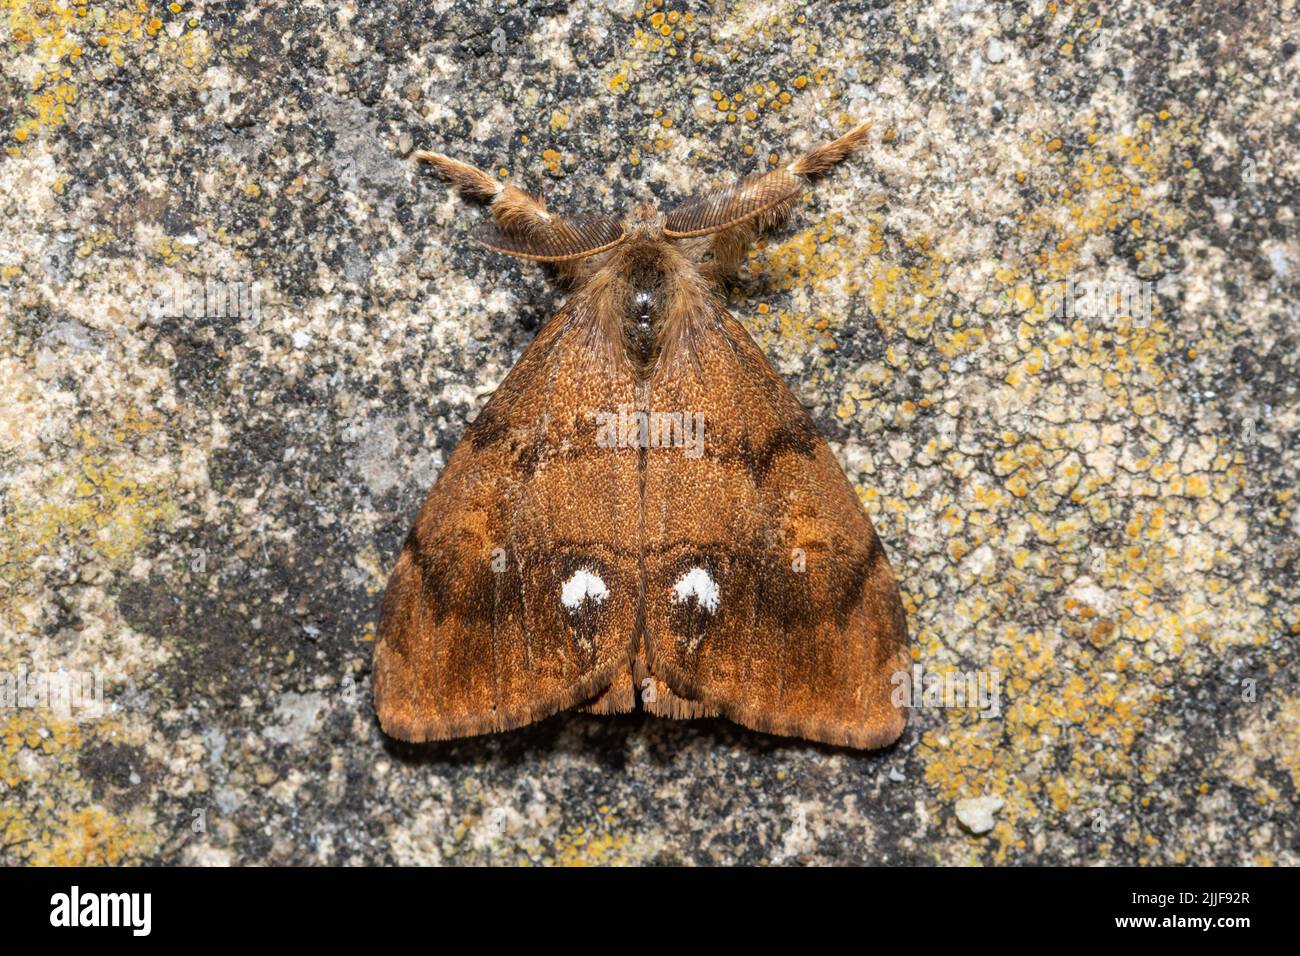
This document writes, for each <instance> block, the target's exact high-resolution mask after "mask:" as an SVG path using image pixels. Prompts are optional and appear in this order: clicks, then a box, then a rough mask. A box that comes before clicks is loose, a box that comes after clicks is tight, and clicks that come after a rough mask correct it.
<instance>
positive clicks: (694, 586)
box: [673, 568, 720, 614]
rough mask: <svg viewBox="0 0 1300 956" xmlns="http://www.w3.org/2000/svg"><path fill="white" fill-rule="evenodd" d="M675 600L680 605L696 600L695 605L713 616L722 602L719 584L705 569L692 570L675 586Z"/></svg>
mask: <svg viewBox="0 0 1300 956" xmlns="http://www.w3.org/2000/svg"><path fill="white" fill-rule="evenodd" d="M673 598H674V599H675V600H676V601H677V603H679V604H685V603H686V602H687V601H689V600H690V599H691V598H695V603H697V604H698V605H699V606H700V607H702V608H704V610H706V611H708V612H709V613H710V614H712V613H713V612H714V611H716V610H717V609H718V603H719V601H720V597H719V595H718V582H716V581H714V580H713V578H712V576H711V575H710V574H709V572H708V571H705V570H704V569H703V568H691V569H690V570H689V571H687V572H686V573H685V574H683V575H682V576H681V579H680V580H679V581H678V582H677V583H676V584H674V585H673Z"/></svg>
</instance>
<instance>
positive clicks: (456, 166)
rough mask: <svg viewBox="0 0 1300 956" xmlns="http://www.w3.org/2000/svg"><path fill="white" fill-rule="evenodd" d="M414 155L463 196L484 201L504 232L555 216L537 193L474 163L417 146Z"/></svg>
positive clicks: (534, 225)
mask: <svg viewBox="0 0 1300 956" xmlns="http://www.w3.org/2000/svg"><path fill="white" fill-rule="evenodd" d="M415 158H416V159H418V160H420V161H422V162H426V163H428V164H430V165H431V166H433V168H434V169H436V170H437V171H438V174H439V175H440V176H442V178H443V179H445V180H446V181H447V182H448V183H449V184H451V187H452V188H453V189H455V190H456V192H458V193H460V194H461V195H462V196H464V197H465V198H466V199H476V200H478V201H480V202H486V203H488V204H489V205H490V208H491V210H492V218H493V219H495V220H496V222H497V225H498V226H500V227H501V229H502V230H503V231H505V232H507V233H514V234H525V233H527V232H528V231H529V230H530V229H535V228H538V227H542V228H544V227H547V226H550V225H552V224H553V223H554V222H555V221H556V219H557V217H556V216H555V215H554V214H552V213H550V212H547V210H546V204H545V203H544V202H542V200H541V198H540V197H538V196H533V195H531V194H529V193H526V192H524V191H523V190H522V189H520V188H519V187H518V186H515V185H513V184H512V183H508V182H502V181H501V180H499V179H498V178H497V177H496V176H493V175H492V174H491V173H489V172H485V171H484V170H481V169H479V168H478V167H477V166H471V165H470V164H469V163H462V162H461V161H460V160H458V159H452V158H451V157H450V156H444V155H443V154H442V153H433V152H429V151H427V150H420V151H419V152H417V153H416V154H415Z"/></svg>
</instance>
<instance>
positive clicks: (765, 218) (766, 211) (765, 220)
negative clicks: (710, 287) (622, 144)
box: [705, 123, 869, 282]
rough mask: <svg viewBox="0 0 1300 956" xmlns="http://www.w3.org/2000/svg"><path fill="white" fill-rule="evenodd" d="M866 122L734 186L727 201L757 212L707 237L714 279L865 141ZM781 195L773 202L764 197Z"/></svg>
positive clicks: (728, 272) (725, 275)
mask: <svg viewBox="0 0 1300 956" xmlns="http://www.w3.org/2000/svg"><path fill="white" fill-rule="evenodd" d="M868 129H869V126H868V124H866V123H863V124H861V125H860V126H857V127H854V128H853V129H852V130H850V131H849V132H848V133H846V134H844V135H843V136H841V137H840V138H839V139H836V140H832V141H831V142H829V143H822V144H820V145H818V146H815V147H813V148H812V149H810V150H809V151H808V152H806V153H804V154H803V155H802V156H800V157H799V158H798V159H796V160H795V161H794V162H792V163H790V164H789V165H788V166H785V167H784V168H782V169H774V170H772V171H771V172H769V173H763V174H761V175H758V176H751V177H749V178H748V179H746V180H744V181H743V182H741V183H740V184H739V185H737V186H736V187H735V189H734V192H733V194H732V196H731V197H729V201H730V202H732V203H735V205H736V206H737V207H738V208H741V209H744V208H751V207H754V208H759V209H761V211H760V212H758V213H756V214H755V215H753V216H751V217H750V218H747V219H745V220H743V221H742V222H738V223H736V224H735V225H733V226H728V227H727V228H724V229H720V230H718V231H717V232H714V233H713V234H712V235H711V236H710V240H709V252H710V253H711V260H710V261H709V263H708V264H707V265H706V267H705V268H706V269H707V271H708V273H709V275H710V277H711V278H712V279H713V280H714V281H720V282H721V281H726V280H728V279H731V278H733V277H734V276H735V275H736V273H737V272H739V271H740V267H741V265H742V264H743V263H744V261H745V256H746V254H747V253H748V252H749V247H750V245H752V244H753V242H754V241H755V240H756V239H758V238H759V237H760V236H761V235H763V233H765V232H768V231H770V230H772V229H775V228H776V227H777V226H779V225H781V224H782V223H783V222H785V220H786V219H787V218H788V217H789V215H790V213H791V211H792V210H793V209H794V206H795V203H796V202H798V200H799V196H800V194H801V192H802V190H803V188H804V187H805V186H807V185H808V184H810V183H811V182H813V181H814V180H816V179H818V178H819V177H821V176H824V175H825V174H826V173H827V172H828V171H830V169H831V168H832V167H833V166H835V164H837V163H839V162H842V161H843V160H844V159H846V158H847V157H848V156H849V155H851V154H852V153H853V152H854V151H855V150H857V149H860V148H861V147H862V145H863V144H864V143H865V142H866V140H867V131H868ZM775 196H780V197H782V198H780V199H777V200H775V201H765V197H775Z"/></svg>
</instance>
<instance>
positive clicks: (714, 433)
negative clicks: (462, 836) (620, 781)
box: [375, 127, 911, 748]
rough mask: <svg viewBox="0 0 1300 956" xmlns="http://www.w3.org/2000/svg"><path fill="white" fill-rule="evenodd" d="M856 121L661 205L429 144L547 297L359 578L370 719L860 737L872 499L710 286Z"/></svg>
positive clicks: (877, 696)
mask: <svg viewBox="0 0 1300 956" xmlns="http://www.w3.org/2000/svg"><path fill="white" fill-rule="evenodd" d="M865 137H866V128H865V127H858V128H857V129H854V130H852V131H850V132H849V133H847V134H846V135H844V136H842V137H840V138H839V139H837V140H834V141H833V142H830V143H826V144H824V145H822V146H819V147H817V148H815V149H813V150H811V151H809V152H808V153H806V154H804V155H803V156H801V157H799V158H798V159H797V160H795V161H794V162H793V163H791V164H790V165H789V166H787V167H784V168H781V169H777V170H773V171H772V172H768V173H763V174H759V175H755V176H750V177H748V178H746V179H744V180H742V181H740V182H739V183H737V184H736V185H735V186H732V187H730V188H727V189H722V190H716V191H713V192H710V193H707V194H705V195H703V196H700V197H698V198H696V199H692V200H690V201H688V202H686V203H683V204H681V205H679V206H676V207H674V208H673V209H671V210H670V211H668V212H667V213H661V212H659V211H658V210H656V209H655V208H654V207H653V206H651V205H649V204H644V205H641V206H638V207H637V208H635V209H634V210H633V211H632V212H631V213H630V214H629V215H628V216H627V217H625V218H621V219H620V218H616V217H610V216H590V217H585V218H580V219H569V218H566V217H564V216H561V215H558V214H556V213H553V212H550V211H548V210H546V209H545V207H544V206H543V204H542V202H541V200H540V199H538V198H536V197H534V196H531V195H529V194H528V193H526V192H524V191H523V190H521V189H519V188H517V187H515V186H513V185H509V184H504V185H503V184H501V183H499V182H498V181H497V180H496V179H495V178H494V177H492V176H491V175H490V174H488V173H484V172H482V171H480V170H477V169H475V168H474V167H472V166H468V165H466V164H464V163H461V162H459V161H457V160H453V159H450V158H448V157H445V156H442V155H440V154H431V153H426V154H421V158H423V159H426V160H428V161H430V162H432V163H433V164H434V165H435V167H436V168H437V169H438V170H439V172H440V173H441V174H442V175H443V176H444V177H446V178H447V179H448V180H450V181H451V182H452V184H453V185H454V186H455V187H456V188H457V189H458V190H459V191H460V192H461V193H462V194H464V195H466V196H467V197H469V198H474V199H478V200H481V201H485V202H488V203H490V206H491V211H492V218H493V222H492V223H491V224H489V225H488V226H487V228H486V229H485V230H484V231H483V232H481V233H480V236H479V240H480V242H482V244H483V245H485V246H487V247H489V248H491V249H495V250H497V251H500V252H503V253H506V254H509V255H514V256H518V257H521V258H525V259H530V260H534V261H538V262H543V263H547V264H550V265H552V266H554V267H555V268H556V270H557V271H558V272H559V274H560V276H561V277H562V278H563V279H564V280H565V281H566V282H567V283H568V285H569V286H570V289H571V292H570V295H569V298H568V300H567V301H566V302H565V303H564V305H563V307H562V308H561V309H560V310H559V312H557V313H556V315H555V316H554V317H553V318H552V319H551V320H550V321H548V322H547V323H546V325H545V326H544V327H543V328H542V330H541V331H540V332H539V333H538V335H537V337H536V339H535V340H534V341H533V343H532V344H531V345H530V346H529V348H528V350H527V351H526V352H525V354H524V356H523V357H522V358H521V359H520V361H519V363H518V364H517V365H516V367H515V368H514V370H513V371H512V372H511V373H510V374H509V375H508V376H507V377H506V380H505V381H504V382H503V383H502V385H501V387H500V388H499V389H498V390H497V392H496V394H494V395H493V397H492V399H491V400H490V401H489V402H488V404H487V405H486V406H485V407H484V408H483V410H482V412H480V414H479V416H478V418H477V419H476V420H475V421H474V423H473V424H472V425H471V426H470V428H469V429H468V430H467V432H466V434H465V438H464V440H463V441H462V442H461V444H460V445H459V446H458V448H457V449H456V451H455V452H454V453H453V455H452V456H451V458H450V460H449V461H448V463H447V465H446V467H445V468H444V469H443V472H442V474H441V475H440V476H439V478H438V481H437V482H436V484H435V485H434V487H433V489H432V490H431V491H430V492H429V496H428V498H427V499H426V501H425V504H424V507H423V508H422V509H421V511H420V514H419V516H418V517H417V519H416V522H415V525H414V527H413V528H412V530H411V533H410V535H409V536H408V538H407V540H406V543H405V544H404V546H403V548H402V551H401V554H400V555H399V556H398V559H397V563H396V566H395V568H394V570H393V573H392V576H391V578H390V580H389V584H388V588H387V590H386V592H385V595H384V601H383V609H382V613H381V620H380V625H379V630H378V635H377V640H376V646H375V700H376V709H377V711H378V715H379V719H380V723H381V725H382V726H383V728H384V730H385V731H386V732H387V733H389V734H391V735H393V736H396V737H400V738H402V739H405V740H412V741H424V740H439V739H447V738H451V737H460V736H468V735H473V734H481V733H488V732H493V731H501V730H508V729H511V728H513V727H518V726H522V725H524V724H527V723H531V722H533V721H535V720H538V719H541V718H543V717H546V716H548V715H550V714H553V713H555V712H557V711H560V710H564V709H570V708H577V709H582V710H586V711H588V712H592V713H606V714H607V713H622V712H626V711H629V710H632V709H634V708H636V707H637V706H638V705H639V706H640V707H642V708H644V709H645V710H647V711H649V712H651V713H654V714H658V715H662V716H668V717H680V718H685V717H699V716H712V715H721V716H724V717H727V718H728V719H730V720H733V721H735V722H737V723H740V724H742V725H744V726H746V727H750V728H753V729H756V730H761V731H767V732H770V733H776V734H785V735H791V736H798V737H804V738H807V739H811V740H817V741H822V742H826V743H831V744H837V745H842V746H850V747H858V748H869V747H879V746H884V745H886V744H888V743H890V742H892V741H893V740H894V739H896V738H897V737H898V735H899V734H900V733H901V731H902V729H903V726H904V723H905V719H906V714H905V711H904V710H903V709H902V707H901V706H896V705H895V703H894V694H893V693H892V691H893V689H894V686H895V681H894V679H893V678H894V676H895V675H896V674H898V673H906V672H907V670H908V669H909V668H910V666H911V657H910V654H909V652H908V650H907V641H906V629H905V618H904V614H903V609H902V602H901V600H900V598H899V594H898V588H897V585H896V584H895V582H894V577H893V572H892V569H891V568H890V565H889V561H888V559H887V558H886V556H885V552H884V549H883V547H882V546H881V543H880V541H879V539H878V538H877V536H876V534H875V531H874V529H873V528H872V526H871V522H870V519H869V518H868V517H867V514H866V511H865V509H864V508H863V506H862V504H861V502H860V501H859V499H858V497H857V494H856V492H855V491H854V489H853V486H852V485H851V484H850V483H849V482H848V480H847V479H846V477H845V476H844V473H843V471H842V470H841V469H840V467H839V464H838V463H837V462H836V461H835V458H834V456H833V455H832V453H831V451H830V449H829V448H828V447H827V445H826V442H825V441H824V439H822V438H821V436H820V435H819V434H818V433H817V430H816V428H815V426H814V425H813V423H812V420H811V419H810V418H809V416H808V413H807V412H806V411H805V410H804V409H803V408H802V406H800V405H799V403H798V402H797V401H796V400H795V399H794V397H793V396H792V395H791V394H790V392H789V390H788V389H787V388H786V386H785V384H784V383H783V382H782V381H781V379H780V377H779V376H778V375H777V373H776V372H775V371H774V370H773V369H772V367H771V365H770V363H768V361H767V359H766V358H765V357H764V356H763V354H762V352H761V351H760V350H759V349H758V347H757V346H756V345H755V344H754V342H753V340H752V339H751V338H750V337H749V335H748V334H747V333H746V332H745V330H744V328H743V326H742V325H741V324H740V323H739V322H737V321H736V319H735V318H734V317H733V316H731V315H730V314H729V313H728V312H727V310H726V309H725V308H724V306H723V303H722V299H721V295H720V291H721V289H722V288H723V287H724V284H725V282H726V281H727V280H728V279H729V278H730V277H732V276H734V274H735V273H736V271H737V270H738V269H739V267H740V264H741V262H742V261H743V258H744V255H745V250H746V249H747V248H748V246H749V244H750V243H751V242H752V241H753V240H754V239H755V238H756V237H757V236H758V235H759V234H761V233H762V232H763V231H765V230H769V229H771V228H774V227H775V226H776V225H778V224H779V223H780V222H782V221H783V220H784V219H785V217H786V216H787V215H788V213H789V212H790V210H791V209H792V207H793V206H794V204H795V203H796V202H797V201H798V199H799V197H800V196H801V195H802V193H803V191H804V190H805V189H806V188H807V186H808V185H809V183H810V182H811V180H812V179H814V178H815V177H817V176H819V175H822V174H824V173H825V172H826V171H827V170H828V169H829V168H830V167H831V166H833V165H834V164H835V163H837V162H839V161H840V160H842V159H843V158H845V157H846V156H847V155H848V154H849V153H850V152H852V151H853V150H854V149H856V148H857V147H858V146H860V145H861V144H862V143H863V142H864V140H865Z"/></svg>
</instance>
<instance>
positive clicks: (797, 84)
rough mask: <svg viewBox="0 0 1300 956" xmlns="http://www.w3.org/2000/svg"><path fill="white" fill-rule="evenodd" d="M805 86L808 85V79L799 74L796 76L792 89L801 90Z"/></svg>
mask: <svg viewBox="0 0 1300 956" xmlns="http://www.w3.org/2000/svg"><path fill="white" fill-rule="evenodd" d="M807 85H808V77H806V76H803V75H802V74H800V75H799V76H796V77H795V78H794V88H795V89H796V90H802V89H803V88H804V87H805V86H807Z"/></svg>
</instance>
